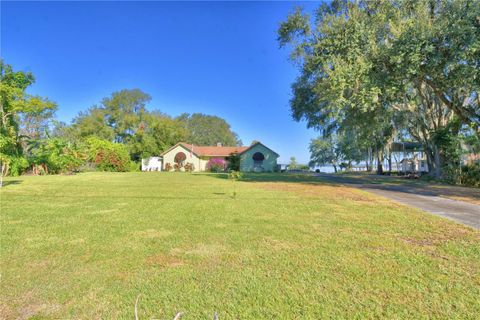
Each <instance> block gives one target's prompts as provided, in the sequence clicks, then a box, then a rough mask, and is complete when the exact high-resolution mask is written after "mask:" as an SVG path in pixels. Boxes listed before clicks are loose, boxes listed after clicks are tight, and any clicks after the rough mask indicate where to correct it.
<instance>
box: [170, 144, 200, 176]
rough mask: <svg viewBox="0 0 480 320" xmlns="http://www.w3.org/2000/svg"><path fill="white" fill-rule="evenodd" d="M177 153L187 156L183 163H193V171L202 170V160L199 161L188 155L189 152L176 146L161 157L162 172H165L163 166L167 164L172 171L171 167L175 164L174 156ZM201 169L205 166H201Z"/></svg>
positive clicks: (192, 155) (195, 157)
mask: <svg viewBox="0 0 480 320" xmlns="http://www.w3.org/2000/svg"><path fill="white" fill-rule="evenodd" d="M194 150H195V149H194ZM179 152H183V153H185V155H186V156H187V159H186V160H185V163H193V166H194V167H195V169H194V171H200V170H202V169H201V168H202V160H201V159H199V158H198V157H197V156H196V155H195V154H193V153H192V154H190V151H189V150H187V149H185V148H184V147H182V146H181V145H178V146H176V147H175V148H173V149H172V150H170V151H169V152H167V153H165V154H164V155H163V167H162V168H163V170H165V165H166V164H167V163H170V165H171V166H172V170H173V165H174V164H175V155H176V154H177V153H179ZM203 168H205V165H203Z"/></svg>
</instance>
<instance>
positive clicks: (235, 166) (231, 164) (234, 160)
mask: <svg viewBox="0 0 480 320" xmlns="http://www.w3.org/2000/svg"><path fill="white" fill-rule="evenodd" d="M227 166H228V170H233V171H240V156H239V155H238V153H231V154H230V156H229V157H228V162H227Z"/></svg>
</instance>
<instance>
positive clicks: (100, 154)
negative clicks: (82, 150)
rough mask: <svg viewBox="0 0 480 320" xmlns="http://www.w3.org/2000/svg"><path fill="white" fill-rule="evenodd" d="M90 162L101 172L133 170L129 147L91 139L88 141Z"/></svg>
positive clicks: (94, 138)
mask: <svg viewBox="0 0 480 320" xmlns="http://www.w3.org/2000/svg"><path fill="white" fill-rule="evenodd" d="M86 144H87V155H88V161H90V162H92V163H94V164H95V166H96V168H97V170H100V171H117V172H125V171H129V170H131V169H132V164H131V161H130V155H129V154H128V150H127V147H126V146H125V145H123V144H120V143H114V142H110V141H107V140H102V139H99V138H96V137H90V138H88V139H87V140H86Z"/></svg>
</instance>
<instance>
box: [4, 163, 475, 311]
mask: <svg viewBox="0 0 480 320" xmlns="http://www.w3.org/2000/svg"><path fill="white" fill-rule="evenodd" d="M236 189H237V194H238V195H237V197H236V198H235V199H234V198H232V196H231V194H232V182H231V181H229V180H227V179H226V176H224V175H209V174H186V173H157V172H146V173H84V174H78V175H74V176H42V177H19V178H8V179H7V184H6V186H5V187H4V188H3V189H2V190H1V191H0V192H1V272H2V275H1V293H0V299H1V304H0V307H1V309H0V310H1V311H0V312H1V313H0V314H1V316H2V317H3V318H6V319H28V318H32V319H68V318H74V319H100V318H101V319H113V318H117V319H133V314H134V302H135V298H136V297H137V296H138V295H139V294H141V297H140V301H139V317H140V319H152V318H155V319H173V317H174V315H175V314H176V312H179V311H182V312H184V316H183V319H212V318H213V314H214V312H215V311H216V312H218V315H219V318H220V319H273V318H275V319H319V318H345V319H355V318H357V319H363V318H394V319H413V318H437V319H447V318H448V319H469V318H470V319H478V315H479V314H480V300H479V297H480V232H479V231H476V230H473V229H470V228H467V227H464V226H461V225H458V224H455V223H453V222H450V221H447V220H444V219H441V218H439V217H436V216H432V215H429V214H426V213H422V212H420V211H417V210H414V209H410V208H407V207H404V206H400V205H397V204H394V203H392V202H389V201H387V200H385V199H383V198H379V197H375V196H373V195H370V194H368V193H365V192H362V191H359V190H356V189H349V188H345V187H341V186H336V185H331V184H327V183H323V182H322V181H319V180H318V178H313V177H303V176H289V175H280V174H279V175H267V174H265V175H260V174H259V175H247V176H246V177H245V179H244V181H241V182H238V183H237V187H236Z"/></svg>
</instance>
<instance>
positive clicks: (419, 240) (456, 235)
mask: <svg viewBox="0 0 480 320" xmlns="http://www.w3.org/2000/svg"><path fill="white" fill-rule="evenodd" d="M400 240H401V241H403V242H404V243H407V244H410V245H414V246H417V247H424V248H436V247H438V246H441V245H444V244H446V243H448V242H450V241H452V242H476V241H479V240H480V233H478V232H474V231H472V230H469V229H466V228H458V227H455V226H450V227H449V228H445V229H443V230H442V232H435V233H433V232H430V233H429V234H428V235H423V236H417V237H401V238H400Z"/></svg>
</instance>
